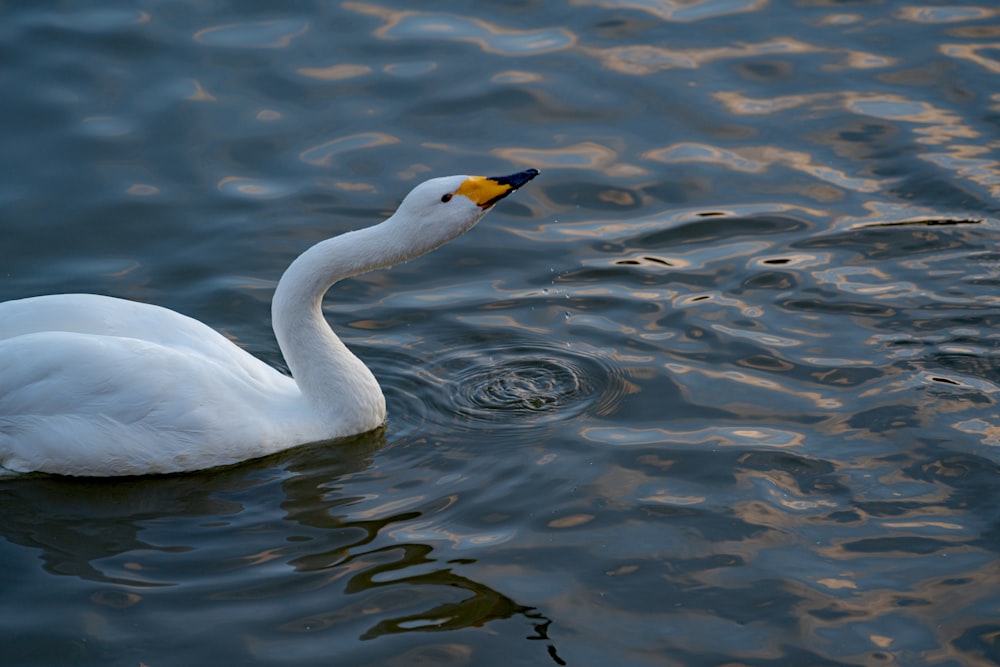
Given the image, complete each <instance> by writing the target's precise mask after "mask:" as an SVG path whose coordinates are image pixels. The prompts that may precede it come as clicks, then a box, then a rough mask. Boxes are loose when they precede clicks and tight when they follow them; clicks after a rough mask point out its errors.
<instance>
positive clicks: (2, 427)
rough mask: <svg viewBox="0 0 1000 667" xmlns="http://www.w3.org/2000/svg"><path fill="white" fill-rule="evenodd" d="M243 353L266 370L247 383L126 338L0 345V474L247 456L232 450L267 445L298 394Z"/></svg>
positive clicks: (188, 464) (180, 464) (215, 366)
mask: <svg viewBox="0 0 1000 667" xmlns="http://www.w3.org/2000/svg"><path fill="white" fill-rule="evenodd" d="M247 356H248V357H249V358H250V359H253V360H254V361H255V362H256V363H257V364H260V365H261V366H263V369H264V370H263V371H261V370H260V369H258V372H257V373H254V374H249V375H248V374H247V373H246V372H244V369H242V368H240V367H235V368H234V367H232V366H227V365H226V364H224V363H218V362H217V360H215V359H213V358H211V357H203V356H200V355H198V354H194V353H191V352H190V351H189V350H177V349H174V348H172V347H167V346H163V345H159V344H157V343H152V342H149V341H144V340H138V339H134V338H116V337H111V336H99V335H93V334H81V333H75V332H60V331H55V332H42V333H33V334H27V335H23V336H17V337H13V338H8V339H6V340H0V369H2V373H0V465H2V466H3V467H5V468H7V469H9V470H17V471H27V470H44V471H47V472H57V473H65V474H104V475H106V474H130V473H132V472H171V471H175V470H185V469H195V468H198V467H208V466H211V465H220V464H223V463H227V462H234V461H238V460H242V459H244V458H247V457H248V453H247V452H246V451H245V449H244V450H243V451H236V449H237V448H240V447H245V446H246V442H247V440H250V439H251V437H250V436H251V434H252V435H253V436H254V438H253V439H263V440H264V441H267V440H268V439H269V438H268V437H267V436H268V433H267V432H268V430H269V429H273V428H274V423H275V421H276V420H275V409H276V408H277V409H280V408H281V407H282V405H283V404H285V403H283V401H282V400H281V399H282V397H285V398H286V399H288V403H287V404H288V405H290V404H292V403H293V402H294V400H295V397H296V396H297V394H298V390H297V388H296V387H295V384H294V381H292V380H291V379H290V378H288V377H286V376H283V375H281V374H280V373H278V372H277V371H274V370H271V369H269V368H268V367H267V366H266V365H264V364H262V363H261V362H259V361H256V360H255V359H254V358H253V357H250V356H249V355H247ZM261 378H263V379H261ZM279 435H280V434H275V435H274V436H273V437H279ZM261 436H265V437H263V438H262V437H261ZM230 450H232V456H229V452H230ZM262 453H264V452H262ZM251 454H252V453H251ZM258 455H259V454H258ZM209 456H210V457H211V460H208V459H207V458H206V457H209ZM202 459H205V460H202ZM228 459H231V461H230V460H228Z"/></svg>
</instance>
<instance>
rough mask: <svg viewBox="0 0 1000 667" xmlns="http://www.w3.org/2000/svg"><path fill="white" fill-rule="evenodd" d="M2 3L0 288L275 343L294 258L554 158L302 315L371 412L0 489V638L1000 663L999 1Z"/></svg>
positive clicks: (351, 650)
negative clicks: (184, 465)
mask: <svg viewBox="0 0 1000 667" xmlns="http://www.w3.org/2000/svg"><path fill="white" fill-rule="evenodd" d="M0 16H2V20H0V45H2V47H0V52H2V56H3V57H2V59H0V82H2V83H3V89H4V91H5V95H4V101H3V102H2V103H0V146H3V149H2V150H3V155H4V160H3V162H4V164H5V167H6V168H5V169H4V172H5V173H4V176H3V178H2V179H0V259H2V264H0V278H2V280H0V299H13V298H19V297H26V296H30V295H35V294H42V293H53V292H74V291H86V292H98V293H103V294H110V295H114V296H119V297H125V298H129V299H135V300H139V301H146V302H152V303H157V304H161V305H164V306H168V307H170V308H173V309H175V310H178V311H181V312H183V313H185V314H188V315H191V316H194V317H196V318H198V319H200V320H202V321H204V322H206V323H208V324H210V325H212V326H213V327H216V328H218V329H220V330H221V331H223V332H224V333H225V334H226V335H227V336H230V337H231V338H232V339H234V340H235V341H236V342H238V343H239V344H240V345H242V346H244V347H245V348H246V349H248V350H249V351H251V352H252V353H254V354H256V355H258V356H260V357H261V358H263V359H265V360H267V361H268V362H270V363H272V364H274V365H276V366H279V367H283V362H282V359H281V356H280V353H279V351H278V348H277V344H276V343H275V341H274V338H273V335H272V333H271V331H270V313H269V303H270V297H271V294H272V291H273V288H274V285H275V281H276V280H277V278H278V277H279V276H280V275H281V272H282V271H283V270H284V268H285V267H286V266H287V264H288V263H289V262H290V261H291V260H292V259H293V258H294V257H295V256H296V255H297V254H298V253H299V252H301V251H302V250H304V249H305V248H306V247H308V246H309V245H310V244H312V243H314V242H316V241H318V240H320V239H323V238H326V237H328V236H332V235H335V234H338V233H341V232H344V231H347V230H350V229H355V228H358V227H363V226H367V225H369V224H372V223H374V222H377V221H378V220H380V219H381V218H383V217H385V216H386V215H388V214H389V213H390V212H391V211H392V210H393V208H394V207H395V205H396V203H398V201H399V200H400V199H401V198H402V197H403V196H404V195H405V194H406V192H408V191H409V189H410V188H411V187H413V186H414V185H415V184H416V183H418V182H420V181H422V180H424V179H425V178H428V177H431V176H439V175H448V174H453V173H472V174H489V175H492V174H505V173H510V172H513V171H517V170H520V169H526V168H528V167H537V168H539V169H540V170H541V172H542V173H541V175H540V176H539V177H538V178H537V179H535V180H534V181H533V182H532V183H530V184H529V185H528V186H526V187H525V188H524V189H523V190H522V191H520V192H518V193H517V194H516V195H515V196H513V197H511V198H509V199H507V200H505V201H504V202H502V203H501V204H500V205H498V206H497V209H496V210H495V211H494V212H492V213H491V214H490V215H489V216H488V217H487V218H486V219H485V220H484V221H483V222H482V223H480V225H479V226H478V227H477V228H476V229H475V230H473V231H472V232H470V233H469V234H468V235H467V236H464V237H462V238H461V239H458V240H456V241H455V242H453V243H451V244H450V245H448V246H446V247H444V248H442V249H440V250H438V251H436V252H435V253H433V254H432V255H429V256H427V257H424V258H421V259H419V260H416V261H413V262H411V263H409V264H406V265H404V266H400V267H396V268H394V269H392V270H390V271H385V272H380V273H375V274H370V275H366V276H362V277H359V278H357V279H352V280H349V281H345V282H343V283H341V284H340V285H338V286H336V287H335V288H334V290H333V291H331V293H330V295H329V296H328V297H327V300H326V308H327V315H328V319H329V320H330V322H331V323H332V325H333V326H334V327H335V328H336V330H337V331H338V332H340V334H341V335H342V336H343V337H344V339H345V340H346V341H347V342H348V343H349V344H350V345H351V346H352V348H353V349H354V350H355V351H356V352H357V353H358V354H359V355H360V356H361V357H362V358H363V359H364V360H365V361H366V362H367V363H368V364H369V365H370V366H371V367H372V369H373V370H374V371H375V373H376V375H377V376H378V377H379V379H380V381H381V383H382V384H383V387H384V389H385V392H386V394H387V397H388V402H389V412H390V417H389V422H388V424H387V426H386V427H385V429H384V430H382V431H380V432H377V433H371V434H366V435H363V436H359V437H357V438H353V439H351V440H349V441H348V442H343V443H337V444H325V445H323V444H320V445H310V446H305V447H302V448H298V449H295V450H292V451H289V452H286V453H285V454H283V455H279V456H275V457H273V458H269V459H265V460H259V461H253V462H249V463H246V464H243V465H238V466H235V467H232V468H228V469H224V470H215V471H209V472H204V473H198V474H189V475H176V476H168V477H161V478H155V477H151V478H134V479H124V480H75V479H64V478H57V477H33V478H25V479H14V480H7V481H4V482H2V483H0V499H2V507H3V512H2V519H0V536H2V538H3V539H2V540H0V563H3V568H2V572H0V619H2V620H0V627H2V630H0V663H2V664H3V665H9V666H22V665H23V666H29V665H32V666H34V665H39V666H41V665H45V666H50V665H95V666H97V665H100V666H102V667H103V666H132V667H137V666H139V665H146V666H147V667H172V666H178V667H188V666H191V665H206V664H217V665H279V664H294V665H297V666H303V665H350V666H360V665H386V666H390V665H444V666H449V665H456V666H458V665H475V666H477V667H484V666H489V665H496V666H498V667H499V666H503V667H508V666H510V665H545V664H569V665H601V666H603V665H663V666H671V667H673V666H680V665H683V666H685V667H692V666H702V665H704V666H714V665H723V664H726V665H737V664H738V665H759V666H778V665H782V666H784V665H852V666H853V665H900V666H909V665H934V666H936V667H946V666H947V667H952V666H960V665H973V666H976V665H993V664H997V663H998V662H1000V566H998V559H997V556H998V551H1000V502H998V501H997V497H998V492H1000V409H998V406H997V401H998V398H1000V328H998V324H1000V293H998V289H997V288H998V285H1000V249H998V245H997V241H998V239H1000V216H998V195H1000V92H997V91H1000V10H998V9H997V8H996V7H995V6H994V5H993V3H988V2H979V3H978V4H976V3H975V0H973V4H968V5H961V6H958V5H954V4H952V3H945V2H941V3H933V2H929V3H924V4H910V3H907V2H901V1H894V0H884V1H882V2H865V1H862V0H858V1H856V2H836V1H833V0H802V1H800V2H794V3H793V2H782V1H779V0H776V1H774V2H770V3H768V2H761V1H759V0H684V1H677V2H674V1H670V0H664V1H654V0H621V1H620V2H615V1H613V0H570V1H569V2H551V3H537V2H527V1H522V2H487V3H477V4H469V3H459V2H454V1H442V2H436V3H407V2H403V1H402V0H378V1H377V2H373V3H364V2H342V3H340V2H332V3H319V2H308V3H306V2H285V3H273V2H259V1H245V0H240V1H236V0H229V1H226V0H218V1H213V2H191V1H188V2H183V1H176V2H160V3H153V2H148V1H146V2H142V1H140V2H124V1H117V2H116V1H114V0H98V1H96V2H90V3H64V2H47V1H41V0H39V1H33V2H30V3H27V2H25V3H7V4H6V5H5V6H4V7H2V8H0ZM2 372H3V369H0V373H2Z"/></svg>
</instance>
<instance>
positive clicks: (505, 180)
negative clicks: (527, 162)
mask: <svg viewBox="0 0 1000 667" xmlns="http://www.w3.org/2000/svg"><path fill="white" fill-rule="evenodd" d="M538 174H539V171H538V170H537V169H525V170H524V171H519V172H517V173H516V174H511V175H510V176H492V177H490V180H491V181H495V182H497V183H500V184H501V185H509V186H510V187H511V192H513V191H514V190H517V189H518V188H519V187H521V186H522V185H524V184H525V183H527V182H528V181H530V180H531V179H533V178H534V177H535V176H538Z"/></svg>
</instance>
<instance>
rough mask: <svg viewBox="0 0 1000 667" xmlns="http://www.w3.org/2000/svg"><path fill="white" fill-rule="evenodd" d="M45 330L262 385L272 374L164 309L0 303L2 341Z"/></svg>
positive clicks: (87, 297) (85, 299)
mask: <svg viewBox="0 0 1000 667" xmlns="http://www.w3.org/2000/svg"><path fill="white" fill-rule="evenodd" d="M47 331H61V332H67V333H80V334H94V335H99V336H112V337H118V338H130V339H135V340H140V341H147V342H150V343H154V344H157V345H162V346H164V347H169V348H172V349H174V350H178V351H179V350H186V351H190V352H192V353H194V354H198V355H200V356H202V357H205V358H208V359H214V360H216V361H217V362H218V363H220V364H225V365H226V366H227V367H233V368H240V369H242V371H243V372H246V373H248V374H250V375H251V376H254V377H256V378H257V379H258V380H265V379H266V378H267V377H268V376H269V375H270V373H269V371H271V370H272V369H271V368H270V367H269V366H267V365H266V364H264V363H263V362H261V361H260V360H258V359H257V358H256V357H254V356H253V355H251V354H250V353H249V352H247V351H246V350H243V349H242V348H240V347H238V346H236V345H235V344H234V343H233V342H232V341H230V340H229V339H228V338H226V337H225V336H223V335H222V334H220V333H219V332H218V331H216V330H214V329H212V328H211V327H209V326H206V325H205V324H202V323H201V322H199V321H198V320H196V319H194V318H191V317H187V316H186V315H181V314H180V313H177V312H175V311H172V310H170V309H168V308H162V307H160V306H155V305H152V304H147V303H139V302H137V301H128V300H125V299H116V298H114V297H108V296H100V295H97V294H52V295H47V296H37V297H31V298H27V299H15V300H13V301H5V302H2V303H0V341H3V340H5V339H10V338H14V337H17V336H24V335H27V334H35V333H42V332H47Z"/></svg>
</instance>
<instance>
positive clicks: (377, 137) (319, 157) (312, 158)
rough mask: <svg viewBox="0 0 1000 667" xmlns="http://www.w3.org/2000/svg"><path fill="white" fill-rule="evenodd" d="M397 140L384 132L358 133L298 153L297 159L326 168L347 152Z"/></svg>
mask: <svg viewBox="0 0 1000 667" xmlns="http://www.w3.org/2000/svg"><path fill="white" fill-rule="evenodd" d="M398 142H399V139H398V138H396V137H394V136H392V135H391V134H386V133H385V132H360V133H358V134H352V135H348V136H343V137H337V138H336V139H331V140H330V141H325V142H323V143H322V144H319V145H317V146H313V147H312V148H307V149H306V150H304V151H302V152H301V153H299V159H300V160H302V161H303V162H307V163H309V164H311V165H313V166H315V167H327V166H330V164H331V163H332V162H333V160H334V158H336V157H337V156H338V155H340V154H342V153H345V152H348V151H356V150H362V149H368V148H376V147H379V146H388V145H390V144H395V143H398Z"/></svg>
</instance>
